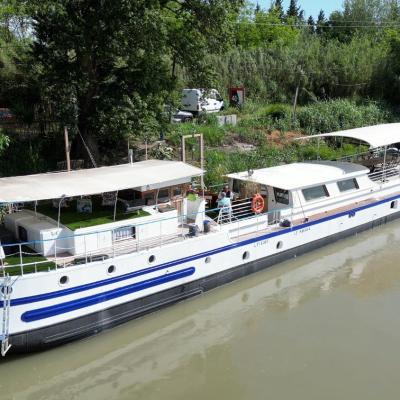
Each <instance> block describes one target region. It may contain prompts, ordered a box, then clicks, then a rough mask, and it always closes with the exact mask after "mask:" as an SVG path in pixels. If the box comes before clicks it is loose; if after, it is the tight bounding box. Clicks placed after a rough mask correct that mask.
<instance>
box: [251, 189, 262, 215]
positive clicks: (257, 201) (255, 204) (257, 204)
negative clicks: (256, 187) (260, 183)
mask: <svg viewBox="0 0 400 400" xmlns="http://www.w3.org/2000/svg"><path fill="white" fill-rule="evenodd" d="M264 205H265V204H264V199H263V197H262V196H261V194H259V193H257V194H255V195H254V196H253V199H252V201H251V211H253V213H255V214H260V213H261V212H262V211H263V210H264Z"/></svg>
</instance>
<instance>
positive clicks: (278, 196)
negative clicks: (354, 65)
mask: <svg viewBox="0 0 400 400" xmlns="http://www.w3.org/2000/svg"><path fill="white" fill-rule="evenodd" d="M274 195H275V201H276V202H277V203H280V204H286V205H287V206H288V205H289V191H288V190H283V189H279V188H274Z"/></svg>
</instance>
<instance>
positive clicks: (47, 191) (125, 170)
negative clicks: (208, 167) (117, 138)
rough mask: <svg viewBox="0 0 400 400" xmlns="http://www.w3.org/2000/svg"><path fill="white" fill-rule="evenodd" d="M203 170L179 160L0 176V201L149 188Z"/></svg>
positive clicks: (182, 179) (187, 179) (186, 178)
mask: <svg viewBox="0 0 400 400" xmlns="http://www.w3.org/2000/svg"><path fill="white" fill-rule="evenodd" d="M203 173H204V171H203V170H201V169H200V168H196V167H193V166H191V165H188V164H185V163H183V162H180V161H161V160H148V161H141V162H137V163H133V164H122V165H115V166H112V167H100V168H91V169H81V170H77V171H71V172H52V173H46V174H37V175H25V176H16V177H9V178H0V203H17V202H28V201H37V200H46V199H58V198H61V197H74V196H87V195H91V194H98V193H104V192H116V191H117V190H124V189H137V190H141V191H144V190H152V189H158V188H162V187H168V186H172V185H178V184H181V183H185V182H190V180H191V178H192V177H195V176H201V175H203Z"/></svg>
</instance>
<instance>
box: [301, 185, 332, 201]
mask: <svg viewBox="0 0 400 400" xmlns="http://www.w3.org/2000/svg"><path fill="white" fill-rule="evenodd" d="M302 192H303V196H304V198H305V199H306V201H311V200H317V199H323V198H324V197H329V192H328V189H327V188H326V186H325V185H321V186H314V187H310V188H307V189H303V190H302Z"/></svg>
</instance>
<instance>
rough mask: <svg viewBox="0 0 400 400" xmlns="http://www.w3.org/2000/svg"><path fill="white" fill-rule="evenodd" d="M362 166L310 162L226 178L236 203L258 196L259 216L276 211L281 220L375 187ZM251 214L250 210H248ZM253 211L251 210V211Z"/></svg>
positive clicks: (336, 202) (236, 174) (334, 203)
mask: <svg viewBox="0 0 400 400" xmlns="http://www.w3.org/2000/svg"><path fill="white" fill-rule="evenodd" d="M368 173H369V169H368V168H367V167H365V166H362V165H358V164H352V163H347V162H338V161H312V162H301V163H293V164H286V165H280V166H277V167H271V168H263V169H258V170H249V171H244V172H239V173H235V174H230V175H228V178H229V186H230V188H231V190H232V191H233V193H234V194H235V195H234V196H235V200H234V203H233V213H234V210H235V204H238V203H239V204H240V203H243V201H244V200H245V199H247V200H249V202H250V205H249V207H251V204H252V203H251V201H252V199H254V196H256V195H260V196H261V197H262V199H263V201H262V202H261V204H262V210H260V211H259V212H260V213H261V212H262V213H267V212H268V213H272V212H279V214H280V216H281V217H282V218H284V217H287V216H289V215H292V214H293V213H296V212H298V211H299V210H301V211H302V212H306V211H314V210H315V209H318V208H320V207H321V206H322V207H323V208H324V209H325V210H329V208H330V207H336V206H337V204H338V202H341V201H344V200H346V199H348V198H349V197H352V196H354V195H355V192H360V193H361V192H366V191H369V190H371V188H372V187H374V186H376V183H374V182H373V181H371V179H369V177H368ZM250 211H251V210H250ZM252 211H253V212H254V210H252Z"/></svg>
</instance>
